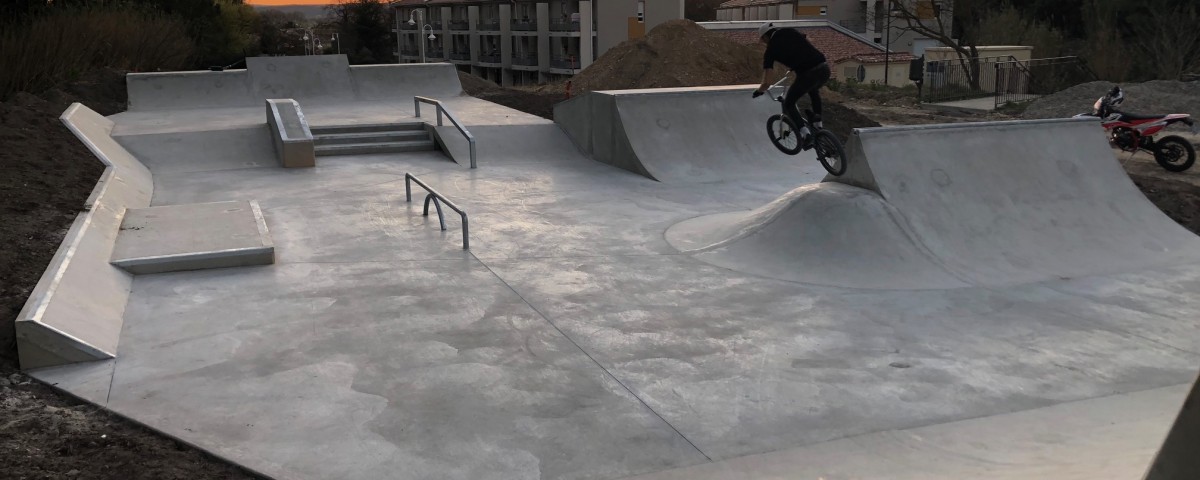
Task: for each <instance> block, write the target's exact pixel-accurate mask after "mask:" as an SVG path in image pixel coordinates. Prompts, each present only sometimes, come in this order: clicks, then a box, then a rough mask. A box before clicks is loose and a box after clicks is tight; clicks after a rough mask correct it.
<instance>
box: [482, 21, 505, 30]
mask: <svg viewBox="0 0 1200 480" xmlns="http://www.w3.org/2000/svg"><path fill="white" fill-rule="evenodd" d="M479 31H481V32H499V31H500V20H480V21H479Z"/></svg>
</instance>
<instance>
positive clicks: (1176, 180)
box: [0, 72, 1200, 479]
mask: <svg viewBox="0 0 1200 480" xmlns="http://www.w3.org/2000/svg"><path fill="white" fill-rule="evenodd" d="M463 83H464V87H465V88H466V89H467V90H468V93H471V94H473V95H475V96H478V97H480V98H483V99H486V100H490V101H493V102H496V103H499V104H502V105H505V106H508V107H511V108H515V109H517V110H521V111H525V112H527V113H531V114H533V115H538V116H541V117H543V118H552V116H553V106H554V104H555V103H557V102H558V101H561V100H562V99H563V98H564V95H563V94H562V93H561V92H556V91H543V92H536V91H529V90H517V89H504V88H500V87H498V86H496V85H495V84H492V83H490V82H487V81H485V80H482V79H478V78H472V77H470V76H464V77H463ZM829 97H830V101H829V102H828V104H829V106H828V107H827V108H826V110H827V112H826V125H827V126H828V127H830V128H831V129H832V130H834V131H835V132H836V133H838V134H839V135H841V136H843V138H844V137H845V136H846V135H848V133H849V131H850V129H852V128H856V127H867V126H876V125H878V124H880V123H882V124H884V125H903V124H921V123H944V122H960V121H979V120H987V119H999V118H1002V117H1001V116H991V117H980V116H972V115H967V114H955V113H942V112H936V111H926V110H920V109H917V108H915V106H914V105H913V104H911V103H910V102H906V101H899V102H895V101H889V100H887V99H886V98H884V99H882V100H881V98H880V97H879V95H878V94H874V93H873V94H870V95H863V96H862V97H854V96H850V95H843V94H837V93H831V94H830V95H829ZM73 101H80V102H83V103H85V104H87V105H88V106H90V107H92V108H94V109H96V110H98V111H100V112H101V113H103V114H113V113H116V112H119V111H121V110H122V109H123V108H124V104H125V97H124V79H123V76H122V75H121V74H120V73H119V72H102V73H100V74H97V75H95V76H93V77H92V78H89V79H86V80H84V81H81V82H79V83H77V84H74V85H72V86H70V87H68V88H66V89H64V90H62V91H51V92H46V93H43V94H40V95H38V96H33V95H27V94H22V95H18V96H16V97H14V98H13V99H10V100H9V101H8V102H5V103H0V171H2V172H3V175H2V176H0V224H3V225H5V226H6V228H5V229H0V244H3V245H5V246H6V247H5V248H4V249H3V250H0V478H14V479H51V478H52V479H61V478H71V479H74V478H80V479H217V478H221V479H241V478H256V477H254V476H253V475H251V474H250V473H249V472H245V471H243V470H240V469H238V468H237V467H235V466H232V465H229V464H227V463H224V462H222V461H220V460H218V459H215V458H213V457H210V456H208V455H206V454H204V453H203V452H200V451H198V450H196V449H193V448H190V447H188V446H186V445H182V444H180V443H178V442H176V441H174V440H172V439H169V438H167V437H165V436H161V435H158V434H156V433H154V432H152V431H150V430H148V429H145V428H142V427H140V426H138V425H136V424H134V423H132V422H128V421H126V420H123V419H121V418H119V417H116V416H114V415H111V414H109V413H107V412H105V411H104V410H102V409H100V408H98V407H96V406H93V405H90V404H87V403H84V402H81V401H78V400H76V399H74V398H73V397H70V396H67V395H64V394H62V393H60V392H58V391H56V390H54V389H53V388H51V387H50V386H47V385H42V384H40V383H38V382H37V381H34V380H32V379H30V378H29V377H27V376H25V375H23V374H21V373H19V372H18V371H17V370H16V360H15V356H16V348H15V344H14V342H13V331H12V328H13V320H14V319H15V317H16V316H17V314H18V312H19V311H20V309H21V307H22V306H23V305H24V303H25V300H26V298H27V297H28V295H29V292H30V291H31V290H32V288H33V286H34V285H35V284H36V283H37V281H38V279H39V278H40V276H41V274H42V272H43V271H44V270H45V268H46V265H47V264H48V263H49V261H50V258H51V257H52V256H53V254H54V252H55V251H56V250H57V249H58V247H59V244H60V242H61V241H62V237H63V235H64V234H65V233H66V230H67V228H68V227H69V226H70V224H71V222H72V221H73V219H74V218H75V216H76V215H77V214H78V213H79V211H80V210H81V208H82V207H83V204H84V202H85V201H86V199H87V197H88V195H89V194H90V192H91V189H92V188H93V187H94V186H95V182H96V180H97V179H98V178H99V176H100V173H101V172H102V166H101V165H100V163H99V162H98V161H97V160H96V159H95V158H94V157H93V156H92V155H91V154H90V153H89V152H88V151H87V149H86V148H84V147H83V146H82V144H80V143H79V142H78V141H77V140H76V139H75V138H74V136H72V135H71V133H70V132H69V131H68V130H67V129H66V128H65V127H64V126H62V124H61V123H60V122H59V121H58V116H59V115H60V114H61V113H62V111H63V110H65V109H66V107H67V106H68V105H69V104H70V103H71V102H73ZM876 122H878V123H876ZM1124 158H1125V157H1122V159H1124ZM1125 165H1126V168H1127V170H1128V171H1129V172H1130V176H1131V177H1132V178H1133V180H1134V182H1135V183H1137V185H1138V186H1139V187H1141V188H1142V190H1143V191H1144V192H1145V193H1146V195H1147V196H1148V197H1149V198H1150V199H1151V200H1152V201H1154V203H1155V204H1156V205H1158V206H1159V207H1160V208H1162V209H1163V211H1165V212H1166V213H1167V214H1168V215H1170V216H1171V217H1172V218H1174V219H1176V221H1179V222H1180V223H1181V224H1183V225H1184V226H1186V227H1188V228H1189V229H1191V230H1192V231H1193V232H1198V233H1200V168H1198V169H1195V170H1192V171H1189V172H1185V173H1182V174H1172V173H1169V172H1166V171H1164V170H1162V169H1161V168H1159V167H1158V166H1157V165H1156V164H1154V161H1153V159H1152V158H1149V157H1148V156H1145V155H1140V156H1138V157H1136V158H1133V159H1132V160H1129V161H1127V162H1126V163H1125Z"/></svg>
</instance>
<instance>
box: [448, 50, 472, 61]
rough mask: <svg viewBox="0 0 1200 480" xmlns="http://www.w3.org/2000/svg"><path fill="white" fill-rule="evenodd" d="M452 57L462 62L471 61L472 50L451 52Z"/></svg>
mask: <svg viewBox="0 0 1200 480" xmlns="http://www.w3.org/2000/svg"><path fill="white" fill-rule="evenodd" d="M450 59H451V60H457V61H460V62H469V61H471V52H450Z"/></svg>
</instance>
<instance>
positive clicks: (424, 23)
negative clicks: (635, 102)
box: [392, 0, 683, 86]
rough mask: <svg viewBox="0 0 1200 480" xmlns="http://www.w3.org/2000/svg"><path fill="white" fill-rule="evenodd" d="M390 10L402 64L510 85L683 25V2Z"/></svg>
mask: <svg viewBox="0 0 1200 480" xmlns="http://www.w3.org/2000/svg"><path fill="white" fill-rule="evenodd" d="M392 7H393V8H394V10H395V13H396V20H395V27H394V31H395V32H396V39H397V40H396V55H397V57H398V59H399V61H400V63H416V62H422V61H428V62H449V63H453V64H455V65H457V66H458V68H459V70H461V71H464V72H469V73H472V74H474V75H477V76H479V77H483V78H486V79H488V80H492V81H494V82H496V83H499V84H501V85H505V86H510V85H530V84H538V83H546V82H553V81H556V80H561V79H563V78H566V77H570V76H572V75H575V74H577V73H579V72H580V71H581V70H583V69H584V68H587V66H588V65H591V63H592V62H593V61H595V59H596V58H597V57H599V56H600V55H603V53H604V52H605V51H607V50H608V49H609V48H612V47H613V46H616V45H617V44H620V43H621V42H623V41H625V40H629V39H632V38H639V37H641V36H642V35H645V32H646V30H648V29H651V28H654V26H656V25H658V24H660V23H662V22H665V21H668V20H674V19H679V18H683V0H399V1H395V2H392ZM430 35H432V36H433V38H432V39H431V38H430Z"/></svg>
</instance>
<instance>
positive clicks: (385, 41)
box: [327, 0, 395, 64]
mask: <svg viewBox="0 0 1200 480" xmlns="http://www.w3.org/2000/svg"><path fill="white" fill-rule="evenodd" d="M327 9H328V11H329V13H330V15H331V16H332V19H331V23H332V25H330V26H332V27H335V28H336V29H337V31H338V32H339V33H340V35H339V40H340V41H341V42H342V45H341V47H342V52H343V53H346V54H347V55H346V56H347V57H349V60H350V63H354V64H364V63H380V62H388V61H389V60H390V59H391V52H392V47H393V46H394V45H395V39H394V37H392V33H391V25H392V12H391V10H390V9H389V8H388V7H387V5H385V4H383V3H381V2H378V1H376V0H353V1H347V2H345V3H338V4H334V5H330V6H328V7H327Z"/></svg>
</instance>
